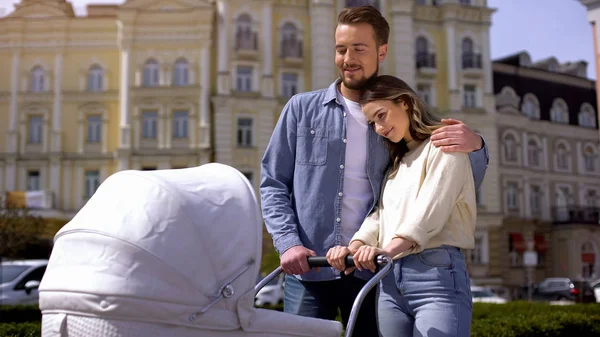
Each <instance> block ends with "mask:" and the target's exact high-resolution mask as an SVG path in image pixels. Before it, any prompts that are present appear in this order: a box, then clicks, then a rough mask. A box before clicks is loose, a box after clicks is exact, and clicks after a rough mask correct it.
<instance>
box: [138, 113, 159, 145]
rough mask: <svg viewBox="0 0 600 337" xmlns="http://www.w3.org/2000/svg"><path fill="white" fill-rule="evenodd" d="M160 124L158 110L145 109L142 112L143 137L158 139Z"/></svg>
mask: <svg viewBox="0 0 600 337" xmlns="http://www.w3.org/2000/svg"><path fill="white" fill-rule="evenodd" d="M157 125H158V112H156V111H145V112H143V113H142V137H143V138H145V139H156V134H157Z"/></svg>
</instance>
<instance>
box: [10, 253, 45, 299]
mask: <svg viewBox="0 0 600 337" xmlns="http://www.w3.org/2000/svg"><path fill="white" fill-rule="evenodd" d="M47 266H48V260H16V261H5V262H2V263H1V264H0V305H14V304H37V303H38V301H39V297H38V287H39V286H40V282H41V281H42V277H43V276H44V273H45V272H46V267H47Z"/></svg>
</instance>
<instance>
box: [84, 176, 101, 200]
mask: <svg viewBox="0 0 600 337" xmlns="http://www.w3.org/2000/svg"><path fill="white" fill-rule="evenodd" d="M99 186H100V171H98V170H87V171H85V197H86V198H90V197H91V196H92V195H94V193H96V190H97V189H98V187H99Z"/></svg>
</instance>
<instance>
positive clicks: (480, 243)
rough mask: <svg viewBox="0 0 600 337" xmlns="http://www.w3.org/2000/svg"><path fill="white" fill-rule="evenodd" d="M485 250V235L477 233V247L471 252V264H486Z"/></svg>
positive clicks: (469, 257) (469, 258)
mask: <svg viewBox="0 0 600 337" xmlns="http://www.w3.org/2000/svg"><path fill="white" fill-rule="evenodd" d="M485 250H486V243H485V235H478V233H475V247H474V248H473V249H471V250H470V251H469V253H468V255H467V256H468V259H467V261H468V262H469V263H470V264H486V263H487V261H486V259H485Z"/></svg>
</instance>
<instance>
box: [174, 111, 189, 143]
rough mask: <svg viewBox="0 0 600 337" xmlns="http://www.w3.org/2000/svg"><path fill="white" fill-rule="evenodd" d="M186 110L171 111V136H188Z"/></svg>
mask: <svg viewBox="0 0 600 337" xmlns="http://www.w3.org/2000/svg"><path fill="white" fill-rule="evenodd" d="M188 118H189V116H188V112H187V111H175V112H174V113H173V138H179V139H181V138H187V137H188Z"/></svg>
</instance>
